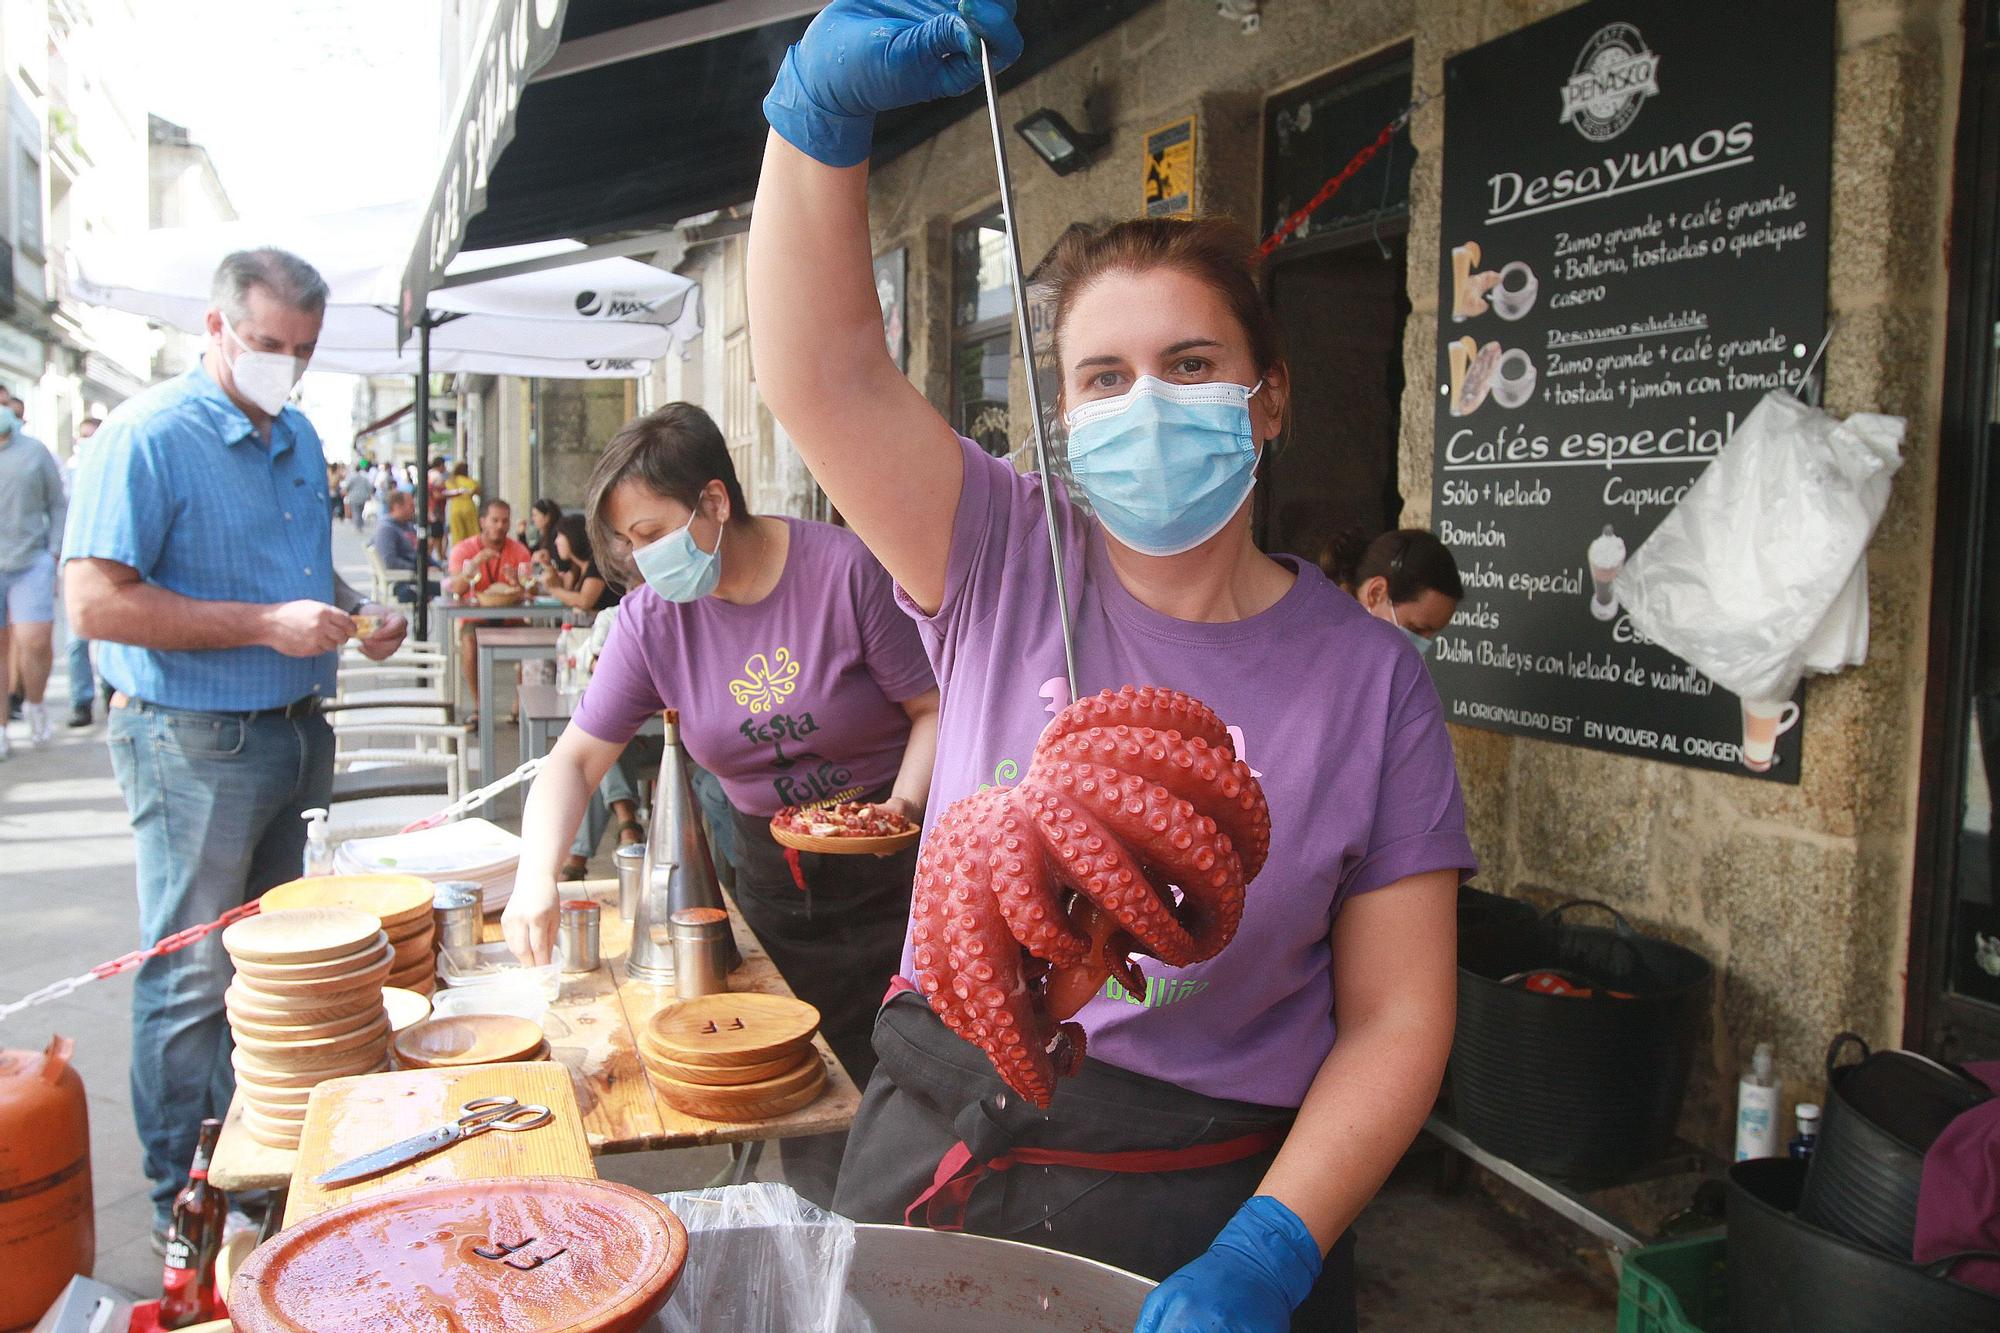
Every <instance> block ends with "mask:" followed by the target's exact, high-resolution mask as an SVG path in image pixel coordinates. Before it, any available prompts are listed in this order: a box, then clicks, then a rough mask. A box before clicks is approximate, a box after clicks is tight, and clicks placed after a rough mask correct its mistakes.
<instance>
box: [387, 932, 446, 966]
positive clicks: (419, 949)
mask: <svg viewBox="0 0 2000 1333" xmlns="http://www.w3.org/2000/svg"><path fill="white" fill-rule="evenodd" d="M389 948H390V950H391V953H392V955H393V960H392V961H391V962H390V964H389V970H390V971H391V972H408V971H410V970H411V969H413V968H419V967H429V966H431V965H432V962H433V960H434V958H435V955H434V954H433V953H432V952H431V935H430V932H429V931H425V932H424V933H423V934H422V935H420V936H415V937H412V938H410V939H407V940H404V941H403V942H402V943H401V944H398V943H396V942H395V941H394V940H390V941H389Z"/></svg>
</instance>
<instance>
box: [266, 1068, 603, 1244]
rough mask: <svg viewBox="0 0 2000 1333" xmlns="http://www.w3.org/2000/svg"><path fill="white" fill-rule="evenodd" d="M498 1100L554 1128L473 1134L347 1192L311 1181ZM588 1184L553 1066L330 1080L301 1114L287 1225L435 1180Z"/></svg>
mask: <svg viewBox="0 0 2000 1333" xmlns="http://www.w3.org/2000/svg"><path fill="white" fill-rule="evenodd" d="M503 1096H504V1097H515V1098H518V1099H520V1100H521V1101H522V1102H527V1103H539V1104H541V1105H543V1106H546V1107H548V1108H549V1109H550V1110H551V1111H553V1112H555V1119H554V1120H552V1121H550V1122H549V1123H548V1124H546V1125H542V1126H540V1127H538V1128H536V1129H530V1130H524V1131H522V1132H521V1133H518V1134H508V1133H504V1132H502V1131H500V1130H492V1131H489V1132H487V1133H484V1134H475V1135H474V1136H473V1137H471V1138H469V1139H465V1140H463V1141H461V1142H458V1143H454V1144H452V1145H451V1146H450V1147H449V1148H446V1149H444V1150H443V1151H442V1152H434V1153H432V1154H431V1155H430V1156H428V1157H425V1158H421V1159H419V1160H418V1161H415V1162H412V1163H410V1164H409V1165H408V1166H399V1167H397V1168H396V1169H395V1170H393V1171H385V1172H383V1173H382V1174H381V1175H379V1176H371V1177H369V1178H368V1179H367V1180H359V1181H356V1182H355V1183H353V1184H352V1185H343V1186H338V1187H334V1188H327V1187H325V1186H321V1185H315V1184H314V1183H313V1177H314V1176H317V1175H319V1174H320V1173H321V1172H323V1171H326V1170H329V1169H330V1168H332V1167H336V1166H339V1165H340V1164H341V1163H342V1162H345V1161H347V1160H349V1159H350V1158H355V1157H359V1156H361V1155H362V1154H363V1153H370V1152H374V1151H375V1150H376V1149H377V1148H386V1147H388V1146H389V1145H390V1144H392V1143H395V1142H396V1141H397V1140H399V1139H406V1138H409V1137H411V1136H413V1135H416V1134H421V1133H423V1132H424V1131H426V1130H431V1129H436V1128H438V1127H439V1126H440V1125H445V1124H449V1123H450V1122H451V1121H454V1120H456V1119H458V1117H459V1115H460V1114H461V1112H460V1111H459V1107H460V1106H462V1105H463V1104H464V1103H466V1102H469V1101H471V1100H473V1099H474V1098H476V1097H503ZM596 1175H597V1168H596V1166H594V1165H593V1164H592V1162H591V1160H590V1145H589V1143H587V1142H586V1141H585V1139H584V1135H583V1113H582V1112H581V1111H580V1110H578V1109H577V1103H576V1093H575V1092H574V1091H572V1090H571V1087H570V1078H569V1071H568V1070H567V1069H565V1068H564V1067H563V1066H562V1065H559V1064H556V1063H554V1062H553V1061H540V1062H536V1063H532V1064H508V1065H469V1066H466V1067H463V1068H459V1069H409V1070H402V1071H399V1072H397V1073H391V1074H365V1075H362V1076H361V1077H359V1078H337V1079H330V1080H328V1081H327V1082H325V1083H322V1084H320V1085H319V1086H318V1087H317V1088H315V1089H313V1095H312V1100H311V1102H309V1103H308V1104H307V1107H306V1122H305V1130H304V1133H303V1134H302V1135H301V1136H300V1140H299V1156H298V1162H297V1163H296V1165H295V1166H294V1167H293V1168H292V1188H291V1197H290V1198H289V1199H288V1200H287V1201H286V1203H285V1225H286V1226H291V1225H292V1224H293V1223H295V1222H299V1221H302V1220H304V1219H305V1218H308V1217H313V1216H315V1215H317V1214H319V1213H323V1212H325V1211H326V1210H327V1209H329V1208H333V1207H337V1206H338V1205H340V1204H343V1203H346V1202H347V1201H348V1200H350V1199H360V1198H366V1197H368V1196H370V1195H374V1194H381V1193H383V1192H385V1191H387V1190H394V1189H402V1188H405V1187H406V1186H410V1185H420V1184H425V1183H427V1182H430V1181H435V1180H476V1179H483V1178H487V1177H491V1176H587V1177H592V1178H595V1177H596Z"/></svg>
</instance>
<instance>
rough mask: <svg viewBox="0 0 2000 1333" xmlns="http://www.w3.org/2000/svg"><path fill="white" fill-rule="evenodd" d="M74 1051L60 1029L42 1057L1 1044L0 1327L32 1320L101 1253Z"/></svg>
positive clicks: (86, 1125) (27, 1324)
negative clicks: (71, 1064)
mask: <svg viewBox="0 0 2000 1333" xmlns="http://www.w3.org/2000/svg"><path fill="white" fill-rule="evenodd" d="M75 1049H76V1043H74V1042H72V1041H71V1040H70V1039H69V1038H68V1037H56V1038H53V1039H52V1040H50V1042H49V1048H48V1049H47V1050H46V1051H43V1052H42V1053H41V1054H40V1055H36V1054H35V1053H34V1052H32V1051H4V1050H0V1329H12V1328H28V1327H30V1326H32V1325H33V1324H34V1322H35V1321H36V1320H37V1319H40V1318H41V1317H42V1312H43V1311H45V1310H47V1309H48V1307H49V1305H50V1304H51V1303H52V1302H53V1301H54V1300H55V1298H56V1297H57V1296H59V1295H61V1294H62V1289H63V1288H64V1287H66V1286H68V1285H69V1280H70V1278H71V1277H73V1276H75V1275H76V1274H78V1273H81V1274H83V1275H85V1276H86V1277H87V1276H89V1274H90V1268H91V1264H92V1263H93V1261H94V1260H95V1259H96V1257H97V1218H96V1215H95V1214H94V1213H92V1212H91V1206H90V1116H89V1112H88V1110H87V1109H86V1108H85V1106H84V1100H83V1080H82V1079H80V1078H78V1077H77V1074H76V1071H75V1070H74V1069H71V1068H70V1067H69V1057H70V1053H71V1052H72V1051H74V1050H75Z"/></svg>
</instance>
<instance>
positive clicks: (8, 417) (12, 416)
mask: <svg viewBox="0 0 2000 1333" xmlns="http://www.w3.org/2000/svg"><path fill="white" fill-rule="evenodd" d="M19 429H21V414H20V413H18V412H16V411H15V410H14V409H13V408H11V407H0V435H7V436H11V435H13V433H14V432H15V431H17V430H19Z"/></svg>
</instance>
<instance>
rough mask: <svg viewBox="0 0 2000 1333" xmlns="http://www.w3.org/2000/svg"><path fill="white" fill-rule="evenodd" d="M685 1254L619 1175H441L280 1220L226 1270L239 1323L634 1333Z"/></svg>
mask: <svg viewBox="0 0 2000 1333" xmlns="http://www.w3.org/2000/svg"><path fill="white" fill-rule="evenodd" d="M510 1249H511V1253H510V1252H509V1251H510ZM481 1250H484V1251H486V1253H487V1254H497V1255H499V1256H500V1257H499V1258H497V1259H489V1258H486V1257H484V1255H481V1254H480V1253H479V1251H481ZM538 1260H539V1261H540V1262H537V1261H538ZM686 1262H687V1230H686V1228H684V1227H683V1226H682V1225H681V1223H680V1219H679V1218H677V1217H675V1216H674V1215H673V1213H672V1212H670V1211H669V1210H668V1209H667V1206H666V1205H665V1204H663V1203H661V1202H660V1201H659V1200H657V1199H655V1198H653V1197H652V1196H651V1195H650V1194H646V1193H644V1192H642V1191H640V1190H636V1189H633V1188H631V1187H630V1186H629V1185H619V1184H614V1183H613V1182H611V1181H608V1180H587V1179H579V1178H574V1177H566V1176H514V1177H503V1178H499V1179H490V1180H453V1181H440V1182H437V1183H435V1184H430V1185H419V1186H415V1187H413V1188H410V1189H402V1190H392V1191H390V1192H388V1193H384V1194H376V1195H370V1196H368V1197H366V1198H362V1199H356V1200H354V1201H353V1202H350V1203H346V1204H343V1205H341V1206H340V1207H338V1208H334V1209H332V1210H330V1211H328V1212H324V1213H321V1214H319V1215H318V1216H316V1217H311V1218H307V1219H306V1220H305V1221H303V1222H300V1223H298V1224H296V1225H294V1226H291V1227H287V1228H286V1229H285V1230H284V1231H282V1232H280V1233H279V1234H278V1235H277V1236H275V1237H273V1238H272V1239H271V1240H270V1241H268V1242H266V1243H265V1244H263V1245H261V1246H259V1247H258V1248H257V1250H256V1251H254V1252H253V1253H252V1254H251V1256H250V1257H249V1258H248V1259H246V1260H245V1261H244V1262H243V1266H242V1267H241V1268H239V1269H238V1270H237V1272H236V1278H235V1281H234V1282H233V1283H232V1284H231V1286H230V1290H229V1314H230V1318H231V1319H232V1320H233V1321H234V1327H235V1328H236V1329H237V1330H238V1331H239V1333H383V1331H384V1330H395V1329H448V1328H463V1329H477V1330H479V1333H528V1331H529V1330H533V1333H637V1330H639V1329H642V1328H644V1327H646V1326H647V1321H648V1320H649V1319H651V1318H652V1316H653V1315H654V1314H655V1313H657V1312H658V1311H659V1309H660V1307H661V1306H663V1305H665V1304H666V1303H667V1298H668V1297H669V1296H671V1295H672V1294H673V1289H674V1284H675V1283H676V1282H677V1281H679V1280H680V1274H681V1268H682V1266H683V1265H684V1264H685V1263H686ZM359 1292H366V1293H367V1297H366V1299H357V1293H359Z"/></svg>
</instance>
